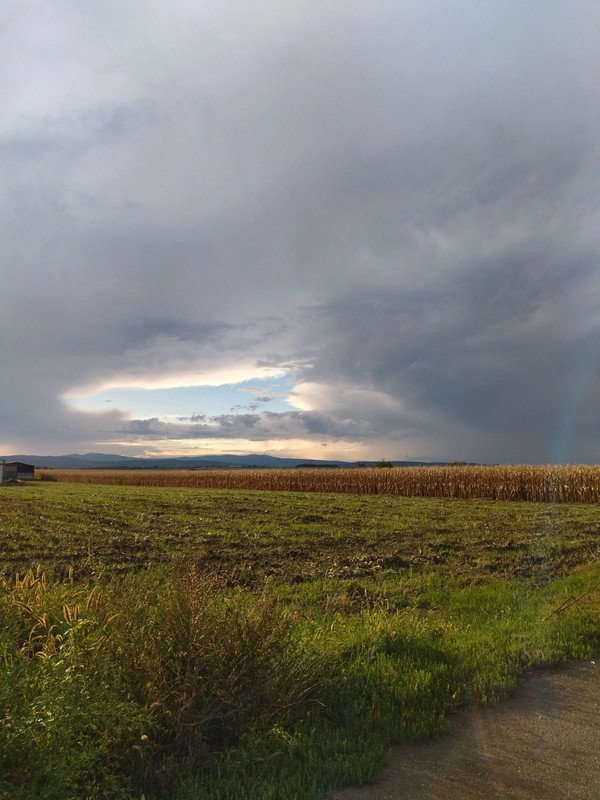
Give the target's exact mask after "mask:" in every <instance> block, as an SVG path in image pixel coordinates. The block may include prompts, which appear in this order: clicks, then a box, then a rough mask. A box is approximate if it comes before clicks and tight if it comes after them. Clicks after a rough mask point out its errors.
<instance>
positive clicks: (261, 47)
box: [0, 0, 600, 463]
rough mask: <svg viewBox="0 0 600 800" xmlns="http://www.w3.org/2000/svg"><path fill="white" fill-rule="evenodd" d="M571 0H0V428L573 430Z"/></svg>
mask: <svg viewBox="0 0 600 800" xmlns="http://www.w3.org/2000/svg"><path fill="white" fill-rule="evenodd" d="M599 30H600V5H599V4H598V3H597V2H596V0H551V2H548V0H545V1H544V2H541V0H528V2H526V3H523V2H522V0H519V1H518V2H517V0H504V1H503V2H501V3H499V2H497V0H454V2H448V1H447V0H385V1H384V0H369V2H368V3H365V2H363V1H362V0H361V2H358V0H203V1H202V2H198V0H171V2H169V3H165V2H163V1H162V0H161V2H158V0H103V2H98V0H4V2H3V3H2V4H0V52H2V58H1V59H0V84H1V85H2V87H3V88H2V99H1V101H0V164H1V170H2V172H1V174H2V180H1V181H0V209H1V212H2V213H1V214H0V226H1V244H2V247H1V248H0V272H1V278H2V283H1V285H2V289H1V294H0V298H1V301H2V302H1V313H0V381H1V385H2V387H3V392H2V400H1V401H0V454H4V455H9V454H16V453H21V454H24V453H31V454H41V455H59V454H64V453H73V452H80V453H86V452H90V451H92V452H105V453H120V454H123V455H131V456H144V455H154V456H156V455H206V454H211V453H240V454H242V453H257V452H258V453H270V454H272V455H280V456H297V457H301V458H319V459H329V458H332V459H334V458H335V459H344V460H365V459H381V458H385V459H389V460H420V461H436V460H449V461H474V462H480V463H597V462H598V461H600V404H599V402H598V399H599V398H600V270H599V266H600V263H599V260H600V180H599V179H600V136H599V134H598V131H600V93H599V91H598V86H600V49H599V48H598V31H599Z"/></svg>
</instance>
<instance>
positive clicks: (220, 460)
mask: <svg viewBox="0 0 600 800" xmlns="http://www.w3.org/2000/svg"><path fill="white" fill-rule="evenodd" d="M2 458H4V460H5V461H22V462H24V463H25V464H33V465H34V466H36V467H39V468H46V469H223V468H233V467H238V468H240V467H299V466H302V465H306V466H307V467H356V466H359V465H360V466H373V465H374V464H375V463H376V462H375V461H326V460H325V461H324V460H319V459H311V458H309V459H307V458H278V457H276V456H267V455H259V454H255V455H250V456H236V455H230V454H225V455H218V456H214V455H211V456H176V457H170V458H132V457H131V456H119V455H112V454H110V453H85V454H84V455H80V454H79V453H71V454H69V455H64V456H32V455H11V456H2ZM391 463H392V464H394V465H395V466H410V467H417V466H437V465H442V464H443V463H445V462H441V461H436V462H427V464H426V463H425V462H423V461H392V462H391Z"/></svg>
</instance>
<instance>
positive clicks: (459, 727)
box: [328, 657, 600, 800]
mask: <svg viewBox="0 0 600 800" xmlns="http://www.w3.org/2000/svg"><path fill="white" fill-rule="evenodd" d="M328 800H600V657H599V658H597V659H596V660H595V661H586V662H578V663H570V664H568V665H566V666H563V667H561V668H557V669H552V670H543V671H540V672H535V673H533V674H531V675H529V676H528V677H526V678H525V679H524V680H523V681H522V683H521V684H520V686H519V690H518V692H517V694H516V695H515V697H513V698H511V699H509V700H507V701H505V702H503V703H500V704H499V705H497V706H495V707H493V708H487V709H476V710H472V711H467V712H464V713H461V714H457V715H456V716H455V717H454V718H453V720H452V725H451V730H450V732H449V733H448V734H444V735H443V736H441V737H439V738H438V739H437V740H435V741H433V742H425V743H421V744H415V745H403V746H399V747H394V748H393V750H392V753H391V758H390V761H389V763H388V765H387V766H386V767H385V769H384V770H383V772H382V774H381V776H380V779H379V780H378V781H377V783H374V784H370V785H368V786H363V787H360V788H355V787H350V788H346V789H340V790H336V791H334V792H332V793H331V794H329V795H328Z"/></svg>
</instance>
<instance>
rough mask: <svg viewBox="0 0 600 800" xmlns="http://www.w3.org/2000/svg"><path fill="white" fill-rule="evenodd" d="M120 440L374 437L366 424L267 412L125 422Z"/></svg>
mask: <svg viewBox="0 0 600 800" xmlns="http://www.w3.org/2000/svg"><path fill="white" fill-rule="evenodd" d="M119 433H120V434H121V435H122V436H125V437H128V438H129V437H130V438H132V439H134V440H135V439H137V438H138V437H143V438H144V439H150V440H153V439H154V440H163V439H176V438H186V439H248V440H250V441H252V442H257V441H266V440H273V439H280V438H283V439H289V438H306V437H309V438H311V437H315V436H316V437H323V436H324V437H325V438H327V439H329V440H332V441H336V440H347V439H350V440H358V441H361V440H363V439H365V438H368V437H369V436H372V435H373V434H375V433H376V431H375V430H373V429H372V427H371V426H370V424H369V423H366V422H364V421H363V422H362V423H360V422H354V421H352V420H344V421H340V420H337V419H335V418H333V417H329V416H327V415H325V414H319V413H318V412H310V411H287V412H280V413H275V412H267V413H263V414H220V415H218V416H215V417H210V418H209V419H208V420H207V421H206V422H205V421H204V420H198V421H195V422H193V424H191V425H180V424H174V423H169V422H163V421H161V420H159V419H157V418H153V419H135V420H131V421H129V422H128V423H127V424H126V425H125V426H123V428H122V429H121V430H120V431H119Z"/></svg>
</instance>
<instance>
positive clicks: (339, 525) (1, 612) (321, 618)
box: [0, 483, 600, 800]
mask: <svg viewBox="0 0 600 800" xmlns="http://www.w3.org/2000/svg"><path fill="white" fill-rule="evenodd" d="M597 520H598V514H597V507H596V506H586V505H576V506H575V505H566V504H561V505H557V506H548V505H540V504H533V503H500V502H492V501H481V500H470V501H458V500H443V499H435V500H427V499H409V498H395V497H394V498H392V497H385V496H368V497H365V496H360V497H358V496H352V495H343V496H342V495H332V494H330V495H327V494H323V495H319V494H310V495H307V494H300V493H285V492H277V493H275V492H273V493H271V492H264V491H261V492H259V491H256V492H246V491H238V492H232V491H224V490H214V491H206V490H197V489H172V488H145V487H127V488H125V487H118V486H117V487H113V486H95V485H79V484H60V483H38V484H34V485H31V486H13V487H4V488H3V489H2V491H1V492H0V571H1V574H2V575H3V576H4V577H3V583H2V585H1V586H0V637H1V638H0V797H11V798H17V800H19V798H21V800H26V799H27V800H28V799H29V798H33V797H40V796H41V797H44V798H48V800H68V799H70V798H83V797H90V798H96V797H103V798H140V797H142V795H144V796H145V798H146V800H151V799H152V798H155V799H158V798H175V799H176V800H192V798H194V800H199V799H202V798H210V799H211V800H213V799H215V800H219V799H222V800H228V798H234V797H235V798H238V797H245V798H250V799H255V800H259V799H260V800H266V799H267V798H273V800H275V799H277V800H286V799H288V798H289V800H292V799H293V798H294V799H295V798H303V800H304V798H306V800H310V799H311V798H314V799H315V800H317V799H318V798H320V797H322V796H323V795H324V794H325V793H326V792H327V791H328V790H329V789H330V788H331V787H332V786H334V785H336V784H341V783H344V782H358V781H364V780H370V779H372V778H373V777H374V776H375V775H376V774H377V770H378V769H379V767H380V766H381V764H382V762H383V760H384V758H385V753H386V748H387V746H388V745H389V744H390V743H391V742H393V741H396V742H398V741H399V742H402V741H409V740H415V739H421V738H426V737H430V736H434V735H436V734H437V733H439V732H440V731H441V730H443V729H444V727H445V725H446V721H447V715H448V714H450V713H452V712H453V711H455V710H457V709H458V708H460V707H463V706H465V705H469V704H471V703H489V702H495V701H497V700H499V699H502V698H504V697H506V696H508V695H509V694H510V693H511V692H513V691H514V689H515V687H516V685H517V681H518V678H519V676H520V675H521V674H522V673H523V671H524V670H526V669H529V668H532V667H538V666H542V665H547V664H551V663H556V662H559V661H561V660H564V659H566V658H571V657H585V656H588V655H590V654H591V653H592V652H593V651H594V648H596V647H597V646H598V642H599V631H600V625H599V623H600V564H599V562H598V553H599V549H600V540H599V538H598V528H599V524H598V521H597ZM38 565H39V566H38ZM15 573H19V574H20V576H21V577H20V578H19V579H17V580H15Z"/></svg>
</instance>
